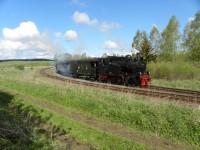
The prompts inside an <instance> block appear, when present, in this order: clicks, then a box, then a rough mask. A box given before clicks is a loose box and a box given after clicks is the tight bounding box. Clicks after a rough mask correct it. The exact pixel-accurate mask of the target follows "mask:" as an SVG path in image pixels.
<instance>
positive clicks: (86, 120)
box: [0, 88, 192, 150]
mask: <svg viewBox="0 0 200 150" xmlns="http://www.w3.org/2000/svg"><path fill="white" fill-rule="evenodd" d="M0 90H1V88H0ZM2 90H3V91H5V92H8V93H11V94H12V95H15V96H18V97H20V98H22V99H24V100H26V101H29V102H31V103H33V104H34V105H37V106H39V107H41V108H45V109H47V110H48V111H50V112H54V113H58V114H59V115H61V116H63V117H65V118H70V119H72V120H75V121H78V122H81V123H83V124H86V125H87V126H90V127H92V128H96V129H98V130H101V131H104V132H107V133H111V134H113V135H116V136H121V137H124V138H127V139H129V140H133V141H135V142H137V143H140V144H144V145H147V146H149V147H151V148H153V149H170V150H171V149H176V150H184V149H185V150H188V149H192V148H191V147H190V146H188V145H184V144H174V143H172V142H171V141H169V140H167V139H163V138H160V137H157V136H149V135H148V136H147V135H144V134H142V133H139V132H136V131H133V130H132V129H130V128H127V127H124V126H122V125H121V124H117V123H115V124H114V123H111V122H108V121H106V122H105V121H102V120H98V119H96V118H94V117H92V116H88V115H86V114H84V113H80V112H75V111H71V110H70V111H69V110H67V109H66V108H64V107H63V106H60V105H58V104H55V103H50V102H48V101H47V100H44V99H40V98H36V97H32V96H28V95H26V94H24V93H19V92H17V91H14V90H10V89H4V88H3V89H2Z"/></svg>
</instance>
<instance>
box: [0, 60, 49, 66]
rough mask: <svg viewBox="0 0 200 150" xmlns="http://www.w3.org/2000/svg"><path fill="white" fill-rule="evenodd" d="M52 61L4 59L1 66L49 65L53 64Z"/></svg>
mask: <svg viewBox="0 0 200 150" xmlns="http://www.w3.org/2000/svg"><path fill="white" fill-rule="evenodd" d="M52 64H53V62H51V61H4V62H0V68H7V67H16V66H26V67H36V66H49V65H52Z"/></svg>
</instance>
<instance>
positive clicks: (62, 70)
mask: <svg viewBox="0 0 200 150" xmlns="http://www.w3.org/2000/svg"><path fill="white" fill-rule="evenodd" d="M55 68H56V72H57V73H58V74H61V75H63V76H68V77H73V78H80V79H85V80H91V81H98V82H103V83H110V84H117V85H125V86H133V87H134V86H140V87H148V85H149V82H150V80H151V78H150V74H149V72H148V71H147V69H146V63H145V61H144V60H143V57H142V56H141V55H140V53H137V54H136V56H135V57H134V58H133V57H132V56H131V55H126V56H107V57H106V58H89V59H80V60H59V59H56V63H55Z"/></svg>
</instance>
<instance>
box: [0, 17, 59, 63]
mask: <svg viewBox="0 0 200 150" xmlns="http://www.w3.org/2000/svg"><path fill="white" fill-rule="evenodd" d="M2 33H3V34H2V35H3V37H2V38H1V39H0V59H14V58H53V57H54V54H55V53H56V50H57V49H58V46H57V45H56V44H55V43H53V42H52V40H51V39H50V38H49V35H48V34H47V33H44V32H43V33H41V32H39V30H38V28H37V26H36V24H35V23H34V22H31V21H27V22H22V23H20V25H19V26H18V27H16V28H13V29H12V28H4V29H3V30H2Z"/></svg>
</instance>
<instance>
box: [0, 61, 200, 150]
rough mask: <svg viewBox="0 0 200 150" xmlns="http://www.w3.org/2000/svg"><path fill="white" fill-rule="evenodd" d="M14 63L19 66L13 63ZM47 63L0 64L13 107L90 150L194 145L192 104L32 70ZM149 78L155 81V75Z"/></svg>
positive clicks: (198, 136) (1, 84)
mask: <svg viewBox="0 0 200 150" xmlns="http://www.w3.org/2000/svg"><path fill="white" fill-rule="evenodd" d="M19 65H21V66H23V67H16V66H19ZM47 65H48V63H46V62H45V63H43V62H38V63H36V62H34V63H28V64H26V62H15V63H13V62H3V63H0V70H1V74H0V89H2V90H4V91H7V93H9V94H10V95H13V99H12V104H13V105H14V106H16V107H17V106H18V105H19V104H22V105H23V107H20V108H21V110H28V112H29V113H31V114H33V115H34V116H37V117H38V118H40V119H41V120H43V121H44V122H45V123H46V124H50V125H53V126H55V127H56V128H59V129H60V130H63V131H65V133H66V134H67V135H69V136H70V137H73V138H75V139H76V140H77V141H79V142H80V143H83V144H85V145H87V146H88V145H89V146H88V147H89V148H90V149H91V147H92V148H95V149H198V148H200V144H199V143H200V111H199V110H198V109H196V108H193V107H190V106H185V105H180V104H179V103H170V102H162V101H159V100H155V99H153V98H147V97H143V96H136V95H133V94H120V93H113V92H111V91H105V90H100V89H91V88H86V87H82V86H78V85H73V84H64V83H62V82H59V81H54V80H49V79H46V78H43V77H41V76H39V75H38V74H37V71H38V70H39V69H40V68H42V67H43V66H47ZM153 82H154V84H159V81H158V80H157V81H156V80H155V81H153ZM162 82H163V81H162ZM166 84H167V83H166ZM197 89H198V84H197ZM38 143H40V141H38ZM44 143H45V142H44ZM47 143H48V141H47ZM166 143H167V144H166ZM0 144H1V141H0ZM47 145H48V144H47ZM50 146H52V145H50Z"/></svg>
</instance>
